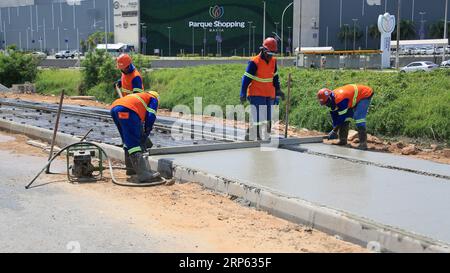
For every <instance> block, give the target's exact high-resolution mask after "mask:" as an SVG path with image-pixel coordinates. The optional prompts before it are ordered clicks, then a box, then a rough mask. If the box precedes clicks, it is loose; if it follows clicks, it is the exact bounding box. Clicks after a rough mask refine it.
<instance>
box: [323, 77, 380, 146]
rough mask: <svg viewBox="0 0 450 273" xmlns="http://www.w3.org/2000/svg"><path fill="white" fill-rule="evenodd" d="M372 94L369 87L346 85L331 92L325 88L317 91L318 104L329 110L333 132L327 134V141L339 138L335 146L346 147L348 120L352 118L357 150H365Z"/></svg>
mask: <svg viewBox="0 0 450 273" xmlns="http://www.w3.org/2000/svg"><path fill="white" fill-rule="evenodd" d="M373 94H374V92H373V89H372V88H370V87H369V86H365V85H357V84H348V85H345V86H342V87H339V88H337V89H335V90H333V91H331V90H330V89H327V88H324V89H321V90H319V92H318V93H317V98H318V99H319V102H320V104H321V105H324V106H328V107H330V108H331V111H330V114H331V118H332V120H333V130H332V131H331V132H330V133H329V134H328V139H337V138H339V142H338V143H336V144H337V145H347V137H348V130H349V125H350V119H352V118H353V119H354V120H355V122H356V128H357V130H358V137H359V146H358V148H359V149H361V150H367V131H366V117H367V112H368V110H369V105H370V101H371V100H372V96H373ZM338 133H339V135H338Z"/></svg>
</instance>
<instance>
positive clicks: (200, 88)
mask: <svg viewBox="0 0 450 273" xmlns="http://www.w3.org/2000/svg"><path fill="white" fill-rule="evenodd" d="M244 69H245V66H243V65H239V64H233V65H214V66H199V67H191V68H183V69H161V70H155V71H153V72H151V73H145V74H144V83H145V86H147V87H148V86H151V89H152V90H156V91H158V92H159V93H160V94H161V107H163V108H169V109H171V108H173V107H174V106H175V105H178V104H184V105H188V106H189V107H193V103H194V97H202V98H203V106H204V107H205V106H207V105H209V104H216V105H219V106H222V107H224V106H226V105H237V104H239V91H240V86H241V78H242V74H243V71H244ZM58 73H61V74H58ZM288 73H292V78H293V88H292V90H291V92H292V98H291V117H290V120H291V125H294V126H297V127H304V128H308V129H315V130H320V131H324V132H326V131H328V130H330V129H331V119H330V117H329V114H328V109H327V108H324V107H320V105H319V104H318V103H317V100H316V92H317V90H319V89H320V88H323V87H328V88H336V87H339V86H341V85H345V84H348V83H361V84H367V85H369V86H371V87H373V88H374V90H375V96H374V98H373V101H372V105H371V108H370V113H369V116H368V130H369V133H371V134H375V135H378V136H388V137H400V136H407V137H414V138H421V139H435V140H438V141H445V142H447V143H450V119H449V117H450V92H449V90H450V70H438V71H434V72H432V73H421V72H418V73H407V74H398V73H389V72H386V73H384V72H379V71H333V70H298V69H296V68H293V67H292V68H282V69H280V77H281V80H282V89H283V91H284V92H285V93H286V94H287V87H286V85H287V83H286V79H287V75H288ZM48 74H52V75H51V76H50V77H52V79H51V80H49V81H54V83H53V84H54V85H53V86H65V88H66V90H69V87H68V86H77V82H78V81H79V82H78V84H80V83H81V81H82V77H81V74H80V72H78V71H76V70H60V71H53V70H46V71H42V72H41V73H40V74H39V77H38V82H37V85H38V86H43V85H42V84H43V83H42V82H45V81H44V79H47V76H46V75H48ZM105 77H106V76H105ZM68 78H73V81H70V83H68V82H67V80H68ZM106 78H108V77H106ZM109 79H110V80H111V79H112V78H109ZM57 82H60V83H57ZM38 90H39V91H40V92H44V90H43V89H41V88H40V87H39V88H38ZM55 90H56V88H55ZM70 90H73V89H70ZM47 91H48V90H45V92H47ZM86 95H93V96H96V97H97V98H98V99H99V100H102V101H106V102H111V101H112V100H113V99H114V97H115V92H114V90H113V88H112V81H111V82H106V81H103V80H100V81H99V84H96V85H94V86H93V87H91V88H89V89H87V93H86ZM280 109H281V113H280V117H281V118H283V117H284V104H282V105H281V107H280Z"/></svg>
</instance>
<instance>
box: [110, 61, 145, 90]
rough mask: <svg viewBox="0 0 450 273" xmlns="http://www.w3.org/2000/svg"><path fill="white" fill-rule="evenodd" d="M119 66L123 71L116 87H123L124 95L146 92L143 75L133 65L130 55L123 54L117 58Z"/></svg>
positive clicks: (115, 84)
mask: <svg viewBox="0 0 450 273" xmlns="http://www.w3.org/2000/svg"><path fill="white" fill-rule="evenodd" d="M117 68H118V69H120V71H121V72H122V77H121V79H120V80H118V81H116V82H115V83H114V87H115V88H117V87H118V88H121V93H122V97H125V96H127V95H130V94H133V93H141V92H144V84H143V81H142V76H141V74H140V73H139V71H137V69H136V67H135V66H134V65H133V61H132V59H131V57H130V55H128V54H125V53H124V54H121V55H120V56H119V57H118V58H117Z"/></svg>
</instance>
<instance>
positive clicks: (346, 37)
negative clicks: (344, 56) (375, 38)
mask: <svg viewBox="0 0 450 273" xmlns="http://www.w3.org/2000/svg"><path fill="white" fill-rule="evenodd" d="M337 35H338V39H339V41H341V43H344V44H345V49H347V42H348V43H350V44H351V43H352V42H353V38H355V41H359V40H360V39H361V38H362V37H363V36H364V34H363V32H362V31H361V29H360V28H359V27H358V26H355V29H353V26H349V25H347V24H345V25H343V26H342V27H341V29H340V30H339V32H338V34H337ZM353 36H355V37H353Z"/></svg>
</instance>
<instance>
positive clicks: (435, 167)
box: [300, 143, 450, 177]
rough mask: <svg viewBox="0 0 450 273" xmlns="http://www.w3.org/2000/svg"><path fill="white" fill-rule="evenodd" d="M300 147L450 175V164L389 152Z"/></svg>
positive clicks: (323, 146) (335, 147) (325, 146)
mask: <svg viewBox="0 0 450 273" xmlns="http://www.w3.org/2000/svg"><path fill="white" fill-rule="evenodd" d="M300 147H301V148H305V149H308V151H312V152H316V153H324V154H329V155H333V156H340V157H346V158H349V159H355V160H364V161H370V162H373V163H376V164H381V165H389V166H394V167H397V168H403V169H410V170H417V171H420V172H428V173H434V174H438V175H443V176H449V177H450V165H447V164H441V163H436V162H432V161H428V160H422V159H415V158H410V157H406V156H400V155H393V154H388V153H380V152H371V151H360V150H357V149H351V148H346V147H339V146H335V145H325V144H322V143H317V144H302V145H300Z"/></svg>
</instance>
